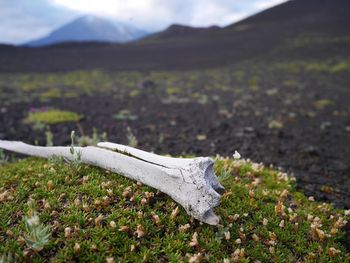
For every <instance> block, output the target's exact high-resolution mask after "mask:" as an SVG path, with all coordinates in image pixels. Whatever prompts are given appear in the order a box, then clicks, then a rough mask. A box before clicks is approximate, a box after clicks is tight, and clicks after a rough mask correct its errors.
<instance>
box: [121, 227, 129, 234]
mask: <svg viewBox="0 0 350 263" xmlns="http://www.w3.org/2000/svg"><path fill="white" fill-rule="evenodd" d="M119 231H120V232H124V233H125V232H128V231H129V227H128V226H120V228H119Z"/></svg>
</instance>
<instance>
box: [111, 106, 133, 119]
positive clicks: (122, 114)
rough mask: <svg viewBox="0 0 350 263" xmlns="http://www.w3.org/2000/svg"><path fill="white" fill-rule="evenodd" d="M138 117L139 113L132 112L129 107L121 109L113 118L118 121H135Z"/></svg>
mask: <svg viewBox="0 0 350 263" xmlns="http://www.w3.org/2000/svg"><path fill="white" fill-rule="evenodd" d="M137 118H138V116H137V115H135V114H132V113H131V112H130V111H129V110H127V109H124V110H121V111H119V112H118V113H117V114H115V115H113V119H115V120H118V121H124V120H130V121H134V120H137Z"/></svg>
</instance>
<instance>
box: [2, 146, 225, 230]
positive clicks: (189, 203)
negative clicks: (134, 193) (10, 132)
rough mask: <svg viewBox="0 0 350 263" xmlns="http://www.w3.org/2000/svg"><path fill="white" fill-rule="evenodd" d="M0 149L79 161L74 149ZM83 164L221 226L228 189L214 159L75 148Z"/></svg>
mask: <svg viewBox="0 0 350 263" xmlns="http://www.w3.org/2000/svg"><path fill="white" fill-rule="evenodd" d="M0 148H3V149H5V150H9V151H14V152H17V153H21V154H26V155H32V156H38V157H43V158H50V157H53V156H61V157H64V158H65V159H67V160H73V159H74V158H76V156H75V155H72V154H71V152H70V147H40V146H33V145H29V144H25V143H23V142H15V141H3V140H0ZM74 151H75V152H80V154H81V162H82V163H86V164H90V165H94V166H98V167H101V168H103V169H106V170H110V171H112V172H116V173H118V174H121V175H123V176H125V177H128V178H130V179H133V180H137V181H140V182H142V183H144V184H146V185H148V186H151V187H153V188H156V189H158V190H160V191H162V192H163V193H166V194H168V195H169V196H170V197H171V198H172V199H173V200H174V201H176V202H177V203H179V204H180V205H181V206H182V207H184V209H185V210H186V212H187V213H188V214H189V215H191V216H193V217H194V218H196V219H198V220H200V221H202V222H205V223H207V224H210V225H216V224H218V223H219V218H218V217H217V216H216V215H215V213H214V211H213V208H214V207H216V206H218V205H219V203H220V198H221V195H220V193H222V192H223V191H224V188H223V187H222V186H221V185H220V183H219V182H218V180H217V178H216V176H215V173H214V169H213V165H214V162H213V160H212V159H210V158H207V157H198V158H191V159H187V158H186V159H184V158H172V157H164V156H160V155H156V154H153V153H148V152H145V151H141V150H138V149H135V148H132V147H128V146H124V145H120V144H114V143H110V142H101V143H99V144H98V147H93V146H88V147H74Z"/></svg>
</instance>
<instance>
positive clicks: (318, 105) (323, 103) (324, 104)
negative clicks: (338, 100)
mask: <svg viewBox="0 0 350 263" xmlns="http://www.w3.org/2000/svg"><path fill="white" fill-rule="evenodd" d="M334 104H335V103H334V101H332V100H328V99H322V100H317V101H315V102H314V106H315V108H317V109H319V110H322V109H324V108H326V107H329V106H333V105H334Z"/></svg>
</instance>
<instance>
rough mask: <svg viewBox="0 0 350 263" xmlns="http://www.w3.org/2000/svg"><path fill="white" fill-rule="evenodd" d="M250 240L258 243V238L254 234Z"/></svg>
mask: <svg viewBox="0 0 350 263" xmlns="http://www.w3.org/2000/svg"><path fill="white" fill-rule="evenodd" d="M252 239H253V240H254V241H255V242H258V241H259V237H258V236H257V235H256V234H253V235H252Z"/></svg>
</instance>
